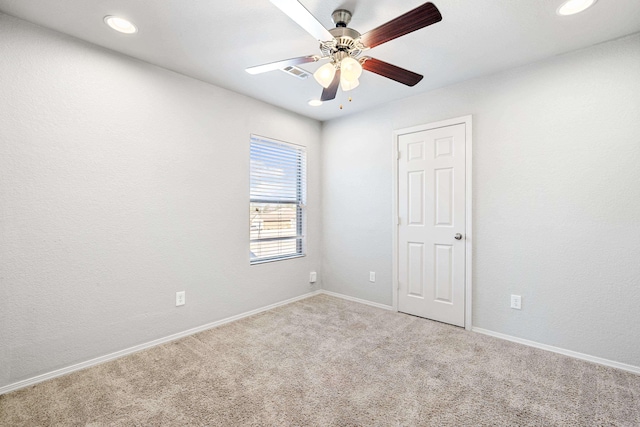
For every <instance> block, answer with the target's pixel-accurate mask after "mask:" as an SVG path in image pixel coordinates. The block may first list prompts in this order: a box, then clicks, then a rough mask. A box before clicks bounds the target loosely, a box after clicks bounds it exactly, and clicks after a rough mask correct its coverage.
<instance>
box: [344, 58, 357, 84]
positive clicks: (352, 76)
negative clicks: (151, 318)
mask: <svg viewBox="0 0 640 427" xmlns="http://www.w3.org/2000/svg"><path fill="white" fill-rule="evenodd" d="M340 73H341V74H340V77H341V79H345V80H346V81H348V82H353V81H355V80H358V79H359V78H360V76H361V75H362V65H360V63H359V62H358V61H356V60H355V59H353V58H352V57H350V56H348V57H346V58H344V59H343V60H342V62H340Z"/></svg>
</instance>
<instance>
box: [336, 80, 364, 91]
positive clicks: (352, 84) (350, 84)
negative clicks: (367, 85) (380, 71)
mask: <svg viewBox="0 0 640 427" xmlns="http://www.w3.org/2000/svg"><path fill="white" fill-rule="evenodd" d="M359 85H360V80H358V79H355V80H353V81H348V80H345V79H344V78H340V87H341V88H342V90H343V91H344V92H348V91H350V90H352V89H355V88H357V87H358V86H359Z"/></svg>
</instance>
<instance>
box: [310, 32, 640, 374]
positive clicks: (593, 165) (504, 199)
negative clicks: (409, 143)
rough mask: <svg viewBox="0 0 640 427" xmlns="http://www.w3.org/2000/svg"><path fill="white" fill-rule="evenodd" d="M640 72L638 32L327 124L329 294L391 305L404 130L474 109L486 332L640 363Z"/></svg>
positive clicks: (479, 288)
mask: <svg viewBox="0 0 640 427" xmlns="http://www.w3.org/2000/svg"><path fill="white" fill-rule="evenodd" d="M639 76H640V36H639V35H634V36H630V37H627V38H625V39H621V40H617V41H613V42H609V43H605V44H601V45H598V46H595V47H591V48H589V49H585V50H582V51H578V52H574V53H571V54H568V55H564V56H561V57H556V58H552V59H550V60H547V61H544V62H540V63H537V64H533V65H529V66H526V67H522V68H518V69H514V70H511V71H509V72H505V73H500V74H497V75H493V76H489V77H485V78H481V79H476V80H472V81H468V82H465V83H463V84H459V85H455V86H452V87H448V88H444V89H442V90H437V91H434V92H431V93H428V94H425V95H419V96H416V97H413V98H409V99H406V100H404V101H400V102H396V103H393V104H389V105H387V106H385V107H382V108H378V109H374V110H371V111H369V112H366V113H362V114H357V115H354V116H349V117H346V118H344V119H340V120H334V121H330V122H326V123H325V124H324V127H323V154H322V155H323V173H322V177H323V187H322V188H323V211H322V216H323V239H324V240H323V241H324V243H323V278H324V282H323V286H324V288H325V289H327V290H331V291H335V292H341V293H344V294H348V295H352V296H355V297H359V298H364V299H368V300H372V301H375V302H378V303H383V304H391V303H392V289H391V281H392V278H391V266H392V254H391V241H392V236H391V231H392V227H391V216H392V202H391V190H392V189H391V183H392V172H391V166H392V160H391V159H392V132H393V130H394V129H401V128H405V127H410V126H416V125H420V124H426V123H429V122H434V121H438V120H443V119H448V118H453V117H459V116H463V115H468V114H473V126H474V135H473V138H474V140H473V144H474V153H473V156H474V157H473V181H474V184H473V185H474V191H473V204H474V205H473V208H474V212H473V215H474V218H473V225H474V235H475V239H474V242H473V250H474V259H473V262H474V271H473V287H474V288H473V289H474V298H473V310H474V315H473V322H474V326H477V327H481V328H486V329H489V330H493V331H497V332H501V333H505V334H509V335H513V336H516V337H521V338H525V339H529V340H533V341H537V342H541V343H545V344H549V345H553V346H557V347H562V348H565V349H570V350H574V351H578V352H582V353H586V354H590V355H595V356H599V357H604V358H607V359H611V360H615V361H619V362H623V363H628V364H632V365H635V366H640V339H639V338H638V337H640V310H639V309H638V307H640V262H639V261H638V260H639V258H640V166H639V165H640V120H639V119H638V118H639V117H640V77H639ZM364 78H366V76H365V77H364ZM426 78H429V77H428V75H427V77H426ZM366 85H367V83H366V81H364V80H363V82H362V87H366ZM354 96H355V97H357V94H355V95H354ZM370 270H375V271H377V273H378V281H377V282H376V283H375V284H373V283H369V282H368V280H367V279H368V272H369V271H370ZM512 293H513V294H519V295H522V298H523V300H522V305H523V308H522V310H521V311H516V310H512V309H510V308H509V295H510V294H512Z"/></svg>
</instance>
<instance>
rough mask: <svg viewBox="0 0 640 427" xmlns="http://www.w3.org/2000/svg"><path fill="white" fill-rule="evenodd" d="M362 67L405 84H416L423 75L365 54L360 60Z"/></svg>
mask: <svg viewBox="0 0 640 427" xmlns="http://www.w3.org/2000/svg"><path fill="white" fill-rule="evenodd" d="M360 63H361V64H362V69H363V70H367V71H371V72H372V73H376V74H379V75H381V76H382V77H386V78H388V79H391V80H395V81H397V82H398V83H402V84H405V85H407V86H415V85H417V84H418V82H419V81H420V80H422V77H423V76H421V75H420V74H416V73H414V72H413V71H409V70H405V69H404V68H400V67H398V66H395V65H393V64H389V63H388V62H384V61H380V60H379V59H375V58H371V57H369V56H365V57H364V58H362V59H361V60H360Z"/></svg>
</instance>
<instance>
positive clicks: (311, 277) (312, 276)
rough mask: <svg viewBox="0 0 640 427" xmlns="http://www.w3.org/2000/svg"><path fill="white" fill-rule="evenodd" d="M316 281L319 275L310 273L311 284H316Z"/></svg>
mask: <svg viewBox="0 0 640 427" xmlns="http://www.w3.org/2000/svg"><path fill="white" fill-rule="evenodd" d="M316 280H318V275H317V274H316V272H315V271H312V272H311V273H309V283H316Z"/></svg>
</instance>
